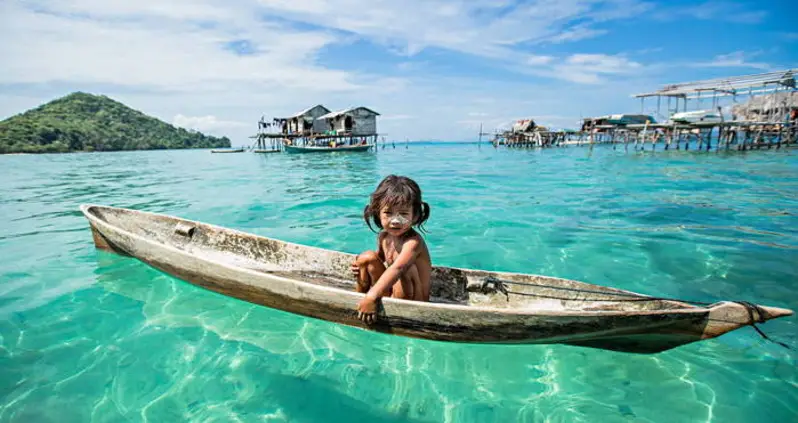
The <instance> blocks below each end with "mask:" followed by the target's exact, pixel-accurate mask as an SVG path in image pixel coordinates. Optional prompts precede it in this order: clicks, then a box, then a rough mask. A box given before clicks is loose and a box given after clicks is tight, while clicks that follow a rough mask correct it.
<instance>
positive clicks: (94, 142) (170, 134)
mask: <svg viewBox="0 0 798 423" xmlns="http://www.w3.org/2000/svg"><path fill="white" fill-rule="evenodd" d="M214 147H230V139H228V138H227V137H221V138H219V137H213V136H208V135H204V134H202V133H199V132H194V131H187V130H185V129H183V128H178V127H175V126H173V125H171V124H168V123H166V122H163V121H160V120H158V119H156V118H153V117H150V116H147V115H145V114H144V113H141V112H139V111H138V110H133V109H131V108H129V107H127V106H125V105H124V104H122V103H120V102H118V101H115V100H112V99H110V98H108V97H106V96H97V95H92V94H86V93H82V92H76V93H72V94H70V95H68V96H66V97H62V98H58V99H56V100H53V101H51V102H49V103H47V104H44V105H41V106H39V107H37V108H35V109H31V110H28V111H27V112H25V113H22V114H19V115H16V116H12V117H10V118H8V119H6V120H4V121H2V122H0V154H4V153H65V152H69V151H119V150H154V149H173V148H214Z"/></svg>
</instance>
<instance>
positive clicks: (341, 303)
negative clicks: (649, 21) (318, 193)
mask: <svg viewBox="0 0 798 423" xmlns="http://www.w3.org/2000/svg"><path fill="white" fill-rule="evenodd" d="M81 211H82V212H83V214H84V215H85V216H86V218H87V219H88V220H89V224H90V227H91V230H92V235H93V238H94V243H95V245H96V246H97V247H98V248H101V249H104V250H108V251H113V252H116V253H120V254H124V255H129V256H132V257H135V258H137V259H139V260H141V261H143V262H145V263H147V264H149V265H151V266H153V267H155V268H157V269H160V270H161V271H163V272H166V273H168V274H170V275H173V276H175V277H178V278H180V279H183V280H185V281H188V282H191V283H193V284H196V285H199V286H201V287H204V288H207V289H210V290H213V291H216V292H219V293H222V294H224V295H228V296H230V297H235V298H239V299H242V300H245V301H249V302H251V303H255V304H260V305H264V306H267V307H271V308H275V309H279V310H284V311H287V312H291V313H295V314H299V315H304V316H309V317H313V318H317V319H322V320H326V321H330V322H336V323H340V324H344V325H349V326H354V327H360V328H365V329H370V330H376V331H379V332H384V333H390V334H394V335H401V336H410V337H416V338H426V339H432V340H439V341H452V342H467V343H526V344H546V343H561V344H570V345H578V346H585V347H593V348H602V349H608V350H616V351H625V352H634V353H655V352H659V351H664V350H668V349H670V348H674V347H677V346H680V345H683V344H687V343H690V342H694V341H699V340H703V339H709V338H714V337H716V336H719V335H722V334H724V333H726V332H729V331H732V330H735V329H737V328H740V327H742V326H746V325H750V324H754V323H761V322H764V321H766V320H770V319H774V318H777V317H784V316H789V315H792V311H791V310H787V309H782V308H776V307H765V306H756V307H751V306H746V305H744V304H741V303H737V302H726V301H724V302H718V303H715V304H712V305H708V306H706V307H698V306H694V305H691V304H688V303H685V302H681V301H674V300H667V299H657V298H653V297H648V296H645V295H641V294H637V293H633V292H629V291H622V290H618V289H614V288H609V287H604V286H599V285H591V284H587V283H583V282H578V281H572V280H566V279H558V278H551V277H546V276H538V275H526V274H517V273H505V272H488V271H482V270H469V269H458V268H451V267H435V268H434V269H433V273H432V281H431V282H432V283H431V284H432V288H431V296H432V299H431V301H430V302H418V301H407V300H400V299H393V298H383V299H382V301H381V306H380V310H379V315H378V322H377V323H376V324H375V325H373V326H367V325H365V324H364V323H362V322H361V321H360V320H358V319H357V318H356V316H355V305H356V304H357V302H358V301H359V300H360V299H361V298H362V294H358V293H356V292H355V291H354V285H355V283H354V280H353V278H352V276H351V273H350V269H349V267H350V264H351V263H352V259H353V255H351V254H347V253H342V252H337V251H331V250H325V249H320V248H315V247H309V246H304V245H298V244H293V243H288V242H283V241H279V240H275V239H270V238H266V237H261V236H256V235H252V234H247V233H244V232H240V231H236V230H233V229H228V228H223V227H219V226H214V225H210V224H206V223H201V222H195V221H190V220H185V219H181V218H177V217H173V216H168V215H162V214H155V213H148V212H142V211H136V210H130V209H123V208H115V207H106V206H98V205H82V206H81ZM505 288H507V289H505Z"/></svg>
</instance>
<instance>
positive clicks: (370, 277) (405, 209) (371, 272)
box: [352, 175, 432, 324]
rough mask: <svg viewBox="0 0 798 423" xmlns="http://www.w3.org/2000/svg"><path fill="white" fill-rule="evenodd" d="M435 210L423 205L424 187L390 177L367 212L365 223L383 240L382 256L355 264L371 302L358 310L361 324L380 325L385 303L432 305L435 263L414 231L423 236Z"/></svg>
mask: <svg viewBox="0 0 798 423" xmlns="http://www.w3.org/2000/svg"><path fill="white" fill-rule="evenodd" d="M429 212H430V210H429V204H427V203H425V202H423V201H421V189H420V188H419V187H418V184H416V183H415V181H413V180H412V179H410V178H406V177H404V176H395V175H390V176H388V177H386V178H385V179H383V180H382V182H380V184H379V185H378V186H377V189H376V190H375V191H374V192H373V193H372V194H371V198H370V201H369V204H368V205H367V206H366V208H365V209H364V210H363V219H365V220H366V224H367V225H368V226H369V228H370V229H371V230H372V231H374V228H373V227H372V226H371V225H372V223H373V224H374V225H376V226H377V227H378V228H380V229H381V231H380V232H379V235H378V236H377V251H366V252H364V253H362V254H360V255H358V256H357V258H356V259H355V261H354V263H352V272H353V273H354V274H355V277H356V278H357V292H362V293H365V294H366V298H364V299H362V300H361V301H360V302H359V303H358V304H357V311H358V318H359V319H361V320H363V321H364V322H366V323H368V324H372V323H374V319H375V313H376V312H377V301H378V300H379V298H380V297H391V298H402V299H406V300H416V301H429V289H430V285H429V278H430V273H431V272H432V260H431V259H430V256H429V250H428V249H427V244H426V243H425V242H424V239H423V238H421V236H420V235H419V234H418V232H416V230H415V229H413V227H414V226H416V227H418V228H419V229H421V230H423V224H424V222H425V221H426V220H427V218H429Z"/></svg>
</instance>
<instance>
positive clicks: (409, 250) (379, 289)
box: [366, 238, 421, 300]
mask: <svg viewBox="0 0 798 423" xmlns="http://www.w3.org/2000/svg"><path fill="white" fill-rule="evenodd" d="M420 250H421V245H420V243H419V242H418V240H417V239H413V238H411V239H409V240H407V241H405V242H404V244H402V252H401V253H399V256H398V257H397V258H396V260H395V261H394V262H393V264H391V265H390V266H389V267H388V268H387V269H385V272H384V273H383V274H382V276H380V279H379V280H377V283H375V284H374V285H373V286H372V287H371V289H369V292H368V293H367V294H366V297H367V298H370V299H372V300H376V299H377V298H379V297H380V296H381V294H382V293H383V292H385V290H387V289H388V287H391V286H393V284H395V283H396V282H397V281H398V280H399V276H401V275H402V274H403V273H404V272H405V270H407V268H408V267H410V266H412V265H413V263H415V262H416V258H417V257H418V253H419V251H420Z"/></svg>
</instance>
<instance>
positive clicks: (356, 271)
mask: <svg viewBox="0 0 798 423" xmlns="http://www.w3.org/2000/svg"><path fill="white" fill-rule="evenodd" d="M349 269H350V270H351V271H352V276H354V277H355V279H357V278H359V277H360V266H358V265H357V262H352V267H350V268H349Z"/></svg>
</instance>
